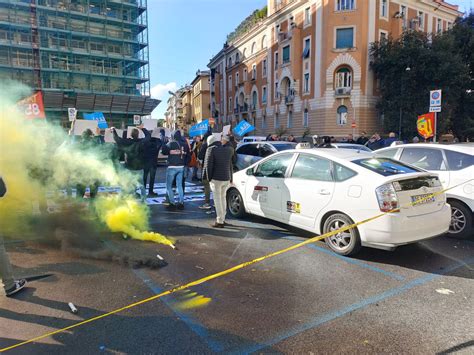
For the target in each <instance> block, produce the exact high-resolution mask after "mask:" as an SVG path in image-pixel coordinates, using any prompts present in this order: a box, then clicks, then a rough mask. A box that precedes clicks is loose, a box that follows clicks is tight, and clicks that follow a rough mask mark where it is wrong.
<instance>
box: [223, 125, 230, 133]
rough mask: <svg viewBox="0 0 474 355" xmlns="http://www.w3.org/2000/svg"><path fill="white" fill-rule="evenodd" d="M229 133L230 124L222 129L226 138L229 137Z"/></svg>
mask: <svg viewBox="0 0 474 355" xmlns="http://www.w3.org/2000/svg"><path fill="white" fill-rule="evenodd" d="M229 133H230V124H229V125H227V126H224V127H223V128H222V134H223V135H224V136H228V135H229Z"/></svg>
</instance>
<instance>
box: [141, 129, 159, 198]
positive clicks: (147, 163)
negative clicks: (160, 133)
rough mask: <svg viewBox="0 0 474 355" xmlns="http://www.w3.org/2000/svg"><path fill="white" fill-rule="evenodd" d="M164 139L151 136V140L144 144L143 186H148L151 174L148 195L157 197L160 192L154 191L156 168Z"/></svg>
mask: <svg viewBox="0 0 474 355" xmlns="http://www.w3.org/2000/svg"><path fill="white" fill-rule="evenodd" d="M161 145H162V141H161V139H160V138H155V137H151V138H150V140H149V141H146V142H144V144H143V149H144V151H143V186H145V188H146V182H147V178H148V175H150V180H149V185H148V197H157V196H158V194H157V193H156V192H154V191H153V187H154V185H155V176H156V169H157V167H158V154H159V152H160V149H161Z"/></svg>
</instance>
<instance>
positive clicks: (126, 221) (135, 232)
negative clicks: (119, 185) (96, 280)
mask: <svg viewBox="0 0 474 355" xmlns="http://www.w3.org/2000/svg"><path fill="white" fill-rule="evenodd" d="M95 207H96V210H97V211H98V213H97V214H98V216H99V218H100V219H101V220H102V222H104V223H105V224H106V225H107V227H108V228H109V229H110V230H111V231H112V232H122V233H125V234H127V235H129V236H130V237H132V238H133V239H138V240H142V241H150V242H155V243H160V244H165V245H168V246H170V247H173V248H174V245H173V242H172V241H171V240H169V239H167V238H166V237H165V236H164V235H162V234H159V233H155V232H146V231H145V230H147V229H148V207H147V206H146V205H143V204H140V203H138V202H137V201H136V200H134V199H132V198H125V199H124V198H121V197H119V196H105V197H100V198H98V199H97V201H96V202H95Z"/></svg>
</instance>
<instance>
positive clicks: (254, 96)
mask: <svg viewBox="0 0 474 355" xmlns="http://www.w3.org/2000/svg"><path fill="white" fill-rule="evenodd" d="M257 100H258V98H257V92H256V91H254V92H253V93H252V110H253V111H255V110H256V109H257Z"/></svg>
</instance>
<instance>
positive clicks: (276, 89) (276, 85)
mask: <svg viewBox="0 0 474 355" xmlns="http://www.w3.org/2000/svg"><path fill="white" fill-rule="evenodd" d="M274 96H275V99H278V97H279V96H280V93H279V92H278V83H275V94H274Z"/></svg>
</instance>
